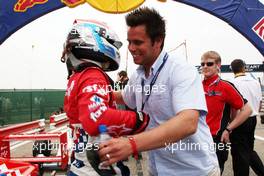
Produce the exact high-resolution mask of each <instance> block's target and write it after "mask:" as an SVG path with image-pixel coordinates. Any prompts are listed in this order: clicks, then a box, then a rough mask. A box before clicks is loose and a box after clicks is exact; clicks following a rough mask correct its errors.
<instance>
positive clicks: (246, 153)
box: [231, 59, 264, 176]
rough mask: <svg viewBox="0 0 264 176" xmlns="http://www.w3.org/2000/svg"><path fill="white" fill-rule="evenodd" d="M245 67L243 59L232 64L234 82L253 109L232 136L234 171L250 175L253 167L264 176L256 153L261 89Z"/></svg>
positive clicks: (237, 173) (263, 170)
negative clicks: (256, 132)
mask: <svg viewBox="0 0 264 176" xmlns="http://www.w3.org/2000/svg"><path fill="white" fill-rule="evenodd" d="M245 66H246V64H245V62H244V61H243V60H241V59H235V60H233V61H232V63H231V68H232V71H233V73H234V76H235V78H234V80H233V81H232V82H233V83H234V85H235V86H236V88H237V89H238V90H239V92H240V93H241V94H242V95H243V96H244V97H245V98H246V99H247V100H248V103H249V105H250V107H251V108H252V113H251V114H250V117H249V118H248V119H247V120H246V121H245V122H244V123H243V124H241V125H240V126H239V127H238V128H236V129H235V130H234V131H233V133H232V134H231V142H232V149H231V153H232V159H233V170H234V175H237V176H238V175H239V176H241V175H249V166H251V168H252V169H253V170H254V172H255V173H256V174H257V175H264V166H263V163H262V161H261V159H260V158H259V156H258V154H257V152H256V151H254V140H255V138H254V133H255V128H256V124H257V115H258V112H259V109H260V106H261V100H262V93H261V87H260V83H259V82H258V81H257V80H255V79H253V78H252V77H251V76H248V75H246V73H245V72H246V68H245Z"/></svg>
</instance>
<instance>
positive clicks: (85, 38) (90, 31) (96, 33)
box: [61, 20, 122, 74]
mask: <svg viewBox="0 0 264 176" xmlns="http://www.w3.org/2000/svg"><path fill="white" fill-rule="evenodd" d="M121 46H122V42H121V41H120V40H119V38H118V36H117V35H116V33H115V32H114V31H112V30H111V29H110V28H109V27H108V26H107V25H106V23H103V22H99V21H92V20H75V21H74V24H73V26H72V28H71V29H70V32H69V33H68V35H67V39H66V42H65V43H64V47H63V53H62V57H61V61H62V62H64V63H66V64H67V68H68V71H69V74H70V72H71V71H72V70H74V71H76V70H78V67H79V66H80V65H82V64H85V63H87V62H92V63H97V65H98V63H99V65H100V64H104V67H102V69H103V70H104V71H114V70H117V69H118V67H119V63H120V53H119V49H120V47H121ZM105 65H106V66H105Z"/></svg>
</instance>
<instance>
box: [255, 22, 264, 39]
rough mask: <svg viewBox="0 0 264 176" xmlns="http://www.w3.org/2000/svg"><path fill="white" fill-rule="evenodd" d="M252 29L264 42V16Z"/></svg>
mask: <svg viewBox="0 0 264 176" xmlns="http://www.w3.org/2000/svg"><path fill="white" fill-rule="evenodd" d="M252 30H253V31H254V32H255V33H256V34H257V35H258V36H259V37H260V38H261V39H262V41H263V42H264V17H262V18H261V19H260V20H259V21H258V22H257V23H256V24H255V25H254V27H253V28H252Z"/></svg>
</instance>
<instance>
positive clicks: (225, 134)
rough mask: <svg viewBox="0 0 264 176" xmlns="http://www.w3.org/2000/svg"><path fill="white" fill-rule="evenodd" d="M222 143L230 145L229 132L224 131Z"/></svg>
mask: <svg viewBox="0 0 264 176" xmlns="http://www.w3.org/2000/svg"><path fill="white" fill-rule="evenodd" d="M221 142H223V143H228V142H230V139H229V132H228V131H227V130H224V131H223V133H222V136H221Z"/></svg>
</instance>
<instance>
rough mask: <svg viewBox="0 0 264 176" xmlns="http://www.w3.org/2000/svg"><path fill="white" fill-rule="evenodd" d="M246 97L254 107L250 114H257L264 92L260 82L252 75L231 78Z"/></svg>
mask: <svg viewBox="0 0 264 176" xmlns="http://www.w3.org/2000/svg"><path fill="white" fill-rule="evenodd" d="M231 82H233V84H234V85H235V86H236V88H237V89H238V90H239V92H240V93H241V94H242V95H243V97H244V98H246V99H247V100H248V103H249V105H250V107H251V108H252V114H251V115H250V116H256V115H258V113H259V106H260V101H261V100H262V92H261V87H260V83H259V82H258V81H257V80H255V79H254V78H252V77H251V76H248V75H245V76H238V77H236V78H234V79H233V80H231Z"/></svg>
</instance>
